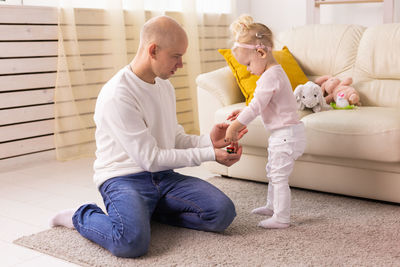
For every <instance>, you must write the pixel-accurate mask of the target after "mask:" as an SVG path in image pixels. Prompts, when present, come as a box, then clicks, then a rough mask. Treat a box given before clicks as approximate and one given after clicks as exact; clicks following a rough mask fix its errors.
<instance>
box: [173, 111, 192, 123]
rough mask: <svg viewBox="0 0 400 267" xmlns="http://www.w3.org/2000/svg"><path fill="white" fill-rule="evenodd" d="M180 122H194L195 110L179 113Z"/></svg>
mask: <svg viewBox="0 0 400 267" xmlns="http://www.w3.org/2000/svg"><path fill="white" fill-rule="evenodd" d="M177 118H178V122H179V123H180V124H184V123H188V122H193V112H191V111H189V112H182V113H178V114H177Z"/></svg>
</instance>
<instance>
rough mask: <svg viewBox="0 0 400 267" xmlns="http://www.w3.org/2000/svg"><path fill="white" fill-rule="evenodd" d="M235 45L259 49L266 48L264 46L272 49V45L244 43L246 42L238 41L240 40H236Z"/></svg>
mask: <svg viewBox="0 0 400 267" xmlns="http://www.w3.org/2000/svg"><path fill="white" fill-rule="evenodd" d="M233 47H242V48H247V49H259V48H261V49H264V48H267V50H268V51H270V50H271V47H268V46H265V45H263V44H257V45H252V44H244V43H238V42H235V43H234V44H233Z"/></svg>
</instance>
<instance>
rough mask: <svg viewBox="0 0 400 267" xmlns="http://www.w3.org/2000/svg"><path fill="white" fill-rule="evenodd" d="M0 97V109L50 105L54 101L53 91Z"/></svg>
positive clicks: (22, 92)
mask: <svg viewBox="0 0 400 267" xmlns="http://www.w3.org/2000/svg"><path fill="white" fill-rule="evenodd" d="M0 96H1V97H0V108H9V107H19V106H26V105H36V104H50V103H52V102H53V101H54V89H45V90H33V91H21V92H12V93H3V94H1V95H0Z"/></svg>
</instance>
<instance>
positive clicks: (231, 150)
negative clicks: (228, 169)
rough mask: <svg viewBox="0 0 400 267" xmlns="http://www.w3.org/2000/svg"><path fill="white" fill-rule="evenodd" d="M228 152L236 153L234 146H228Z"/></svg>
mask: <svg viewBox="0 0 400 267" xmlns="http://www.w3.org/2000/svg"><path fill="white" fill-rule="evenodd" d="M226 152H228V153H229V154H232V153H235V147H234V146H233V145H229V146H227V147H226Z"/></svg>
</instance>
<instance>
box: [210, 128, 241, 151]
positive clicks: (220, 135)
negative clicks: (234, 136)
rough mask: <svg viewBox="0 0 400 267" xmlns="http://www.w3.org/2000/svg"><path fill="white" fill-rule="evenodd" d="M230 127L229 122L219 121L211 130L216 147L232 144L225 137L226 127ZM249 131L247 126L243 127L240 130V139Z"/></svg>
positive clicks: (211, 136)
mask: <svg viewBox="0 0 400 267" xmlns="http://www.w3.org/2000/svg"><path fill="white" fill-rule="evenodd" d="M228 127H229V124H227V123H218V124H216V125H214V127H213V128H212V130H211V132H210V138H211V142H212V144H213V146H214V148H223V147H226V146H227V145H229V144H230V142H226V141H225V140H224V139H225V134H226V129H227V128H228ZM247 132H248V130H247V128H246V127H245V128H243V129H242V130H241V131H239V134H238V140H239V139H240V138H242V136H243V135H245V134H246V133H247Z"/></svg>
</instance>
